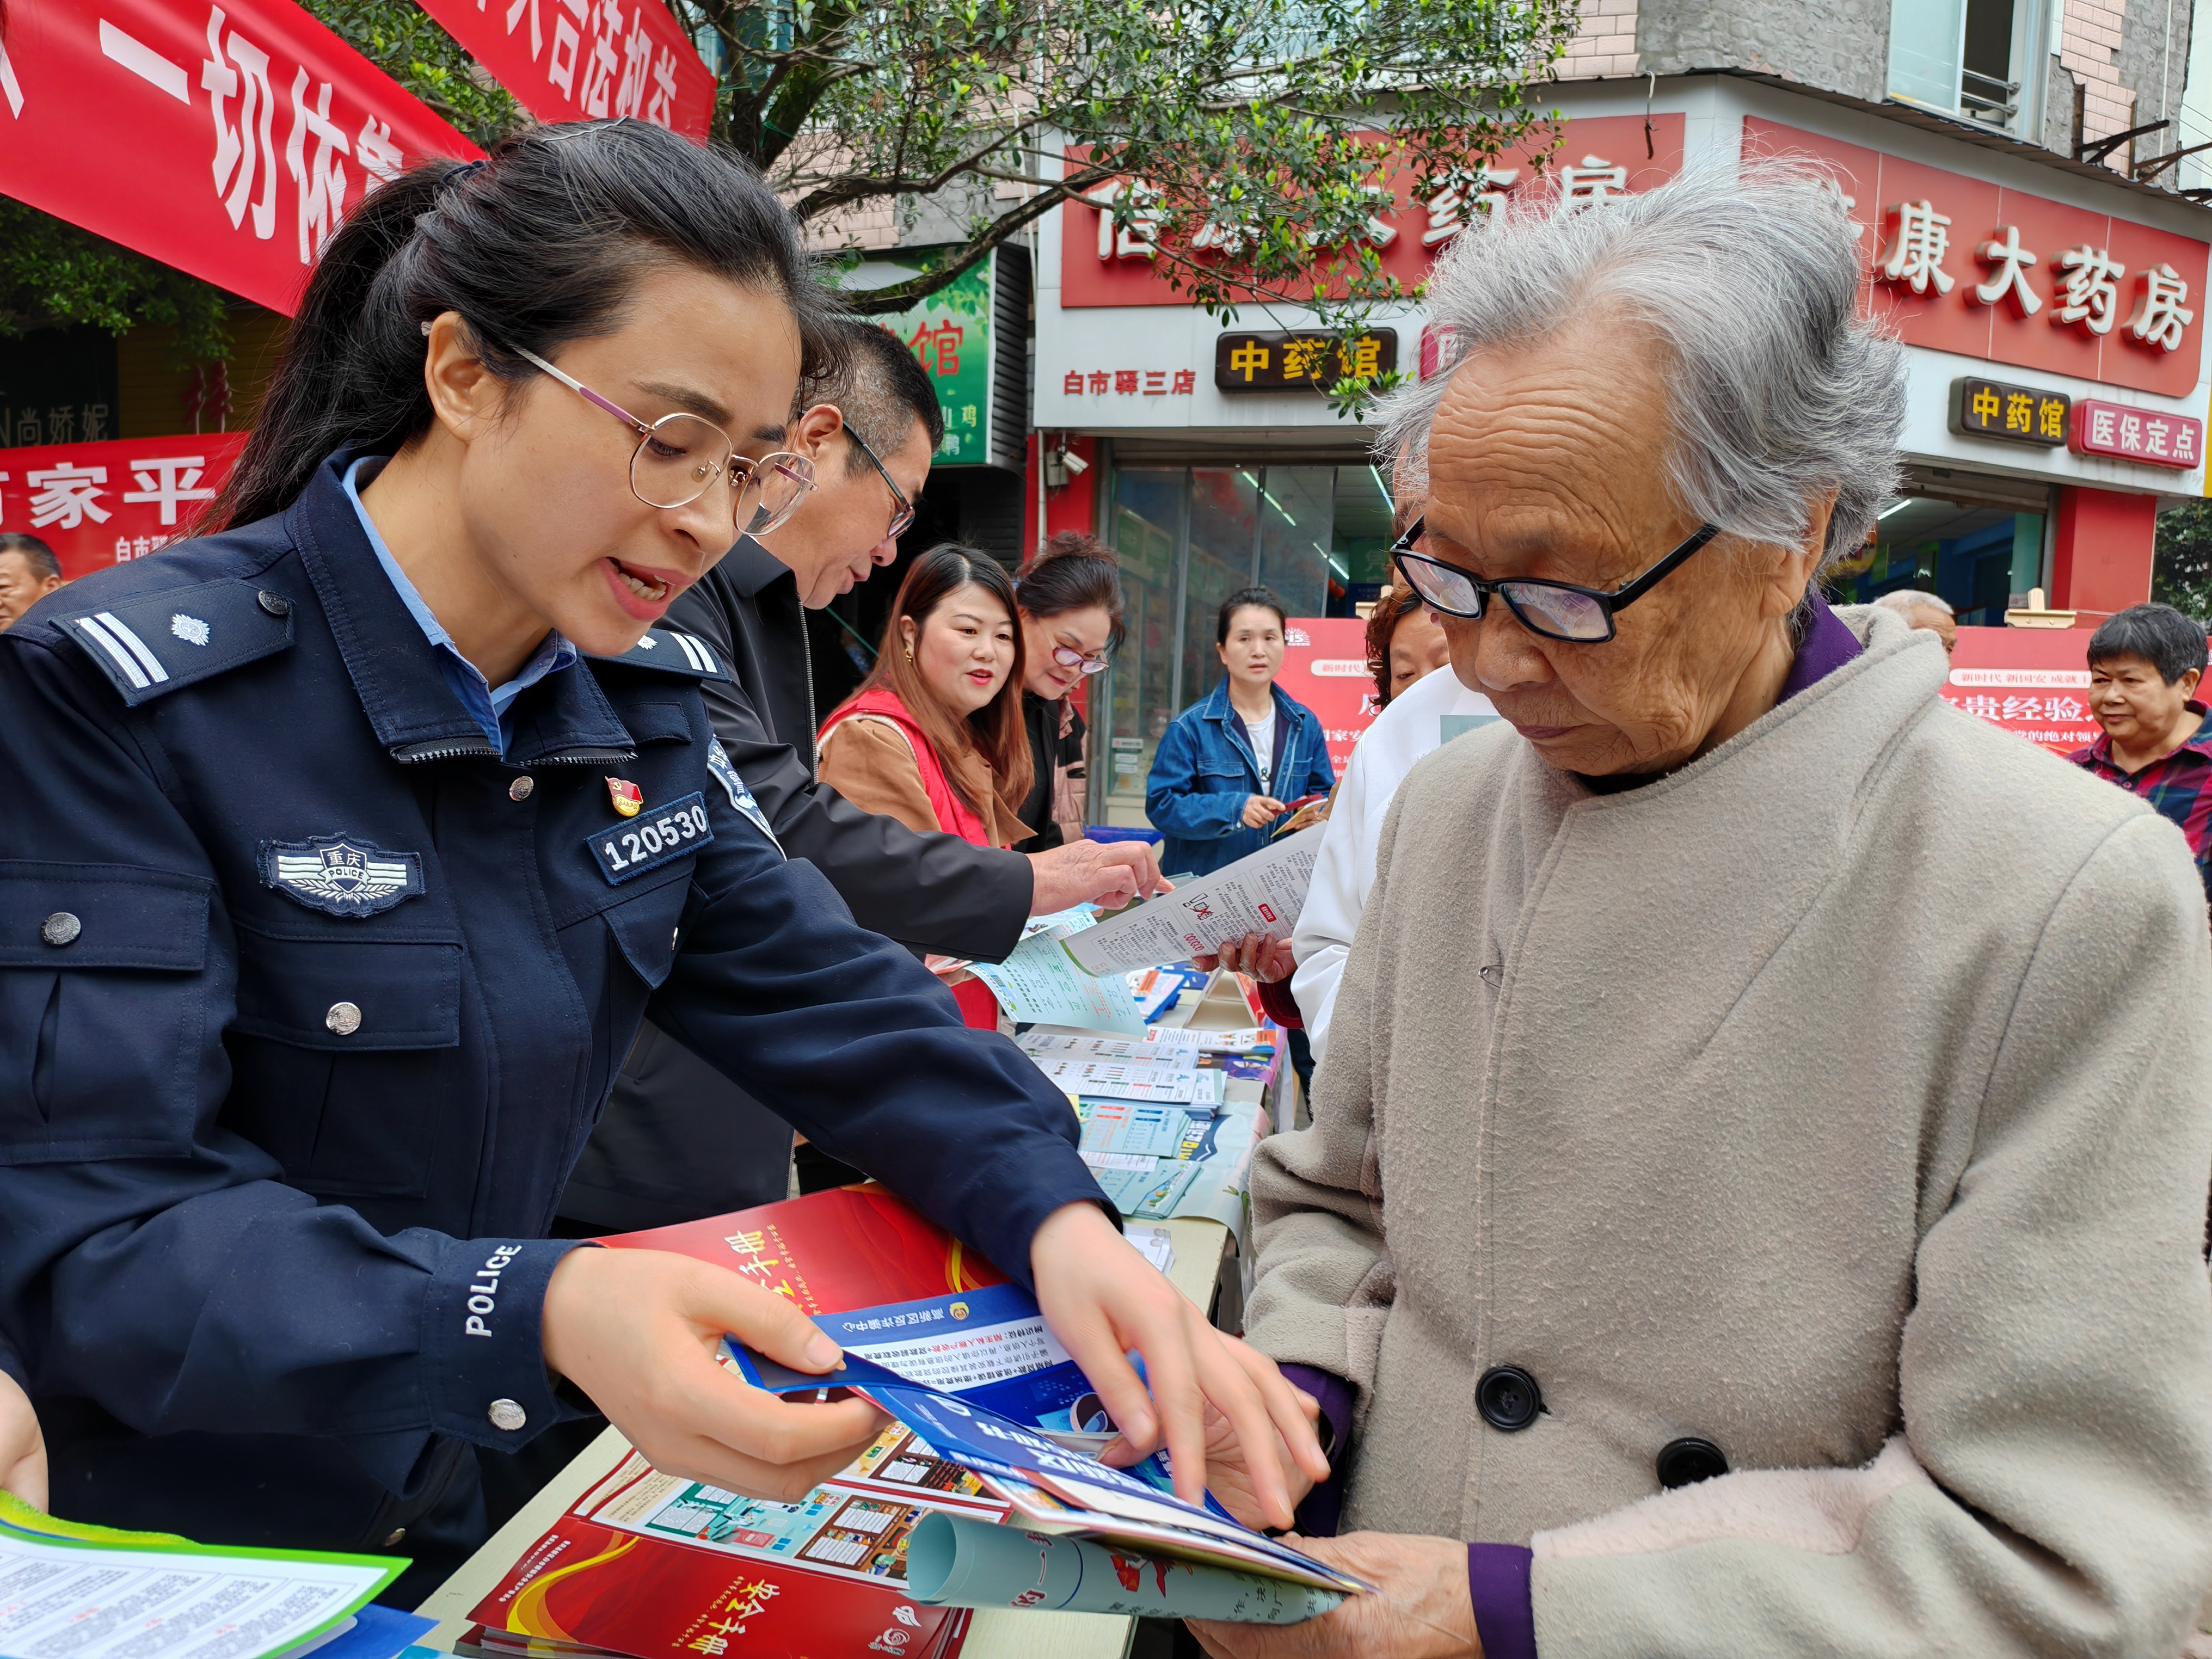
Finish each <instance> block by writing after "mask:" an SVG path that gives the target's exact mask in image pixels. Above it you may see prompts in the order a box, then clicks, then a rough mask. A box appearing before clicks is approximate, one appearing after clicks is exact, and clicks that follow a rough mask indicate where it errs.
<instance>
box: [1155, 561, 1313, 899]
mask: <svg viewBox="0 0 2212 1659" xmlns="http://www.w3.org/2000/svg"><path fill="white" fill-rule="evenodd" d="M1284 629H1285V621H1284V617H1283V607H1282V603H1281V601H1279V599H1276V598H1275V596H1274V595H1273V593H1271V592H1268V591H1267V589H1266V588H1264V587H1247V588H1243V589H1241V590H1240V591H1238V592H1235V593H1231V595H1230V596H1229V597H1228V598H1227V599H1225V600H1224V601H1222V605H1221V614H1220V616H1219V617H1218V619H1217V620H1216V622H1215V624H1214V630H1213V638H1214V648H1215V649H1216V650H1217V651H1218V652H1219V653H1221V665H1222V666H1223V667H1224V668H1225V669H1227V670H1228V671H1229V678H1227V679H1225V680H1224V681H1222V683H1221V684H1218V685H1217V686H1215V687H1214V688H1213V690H1212V692H1211V693H1209V694H1208V695H1207V696H1206V697H1205V698H1204V699H1203V700H1201V701H1200V702H1195V703H1194V704H1192V705H1191V706H1190V707H1189V708H1186V709H1184V710H1183V711H1182V714H1178V715H1177V716H1176V721H1175V724H1174V725H1172V726H1169V727H1168V729H1167V732H1166V733H1165V734H1164V736H1162V738H1160V746H1159V749H1158V752H1156V753H1155V754H1154V755H1153V757H1152V775H1151V777H1150V778H1148V779H1147V780H1146V784H1145V812H1146V816H1147V817H1150V818H1151V819H1152V827H1153V828H1154V829H1158V830H1160V831H1161V832H1162V833H1163V834H1164V836H1165V837H1166V840H1165V842H1164V845H1163V846H1162V847H1161V848H1160V868H1161V869H1162V870H1163V871H1169V870H1172V871H1174V872H1176V874H1177V875H1182V874H1185V873H1188V874H1190V875H1196V876H1203V875H1206V874H1207V873H1209V872H1212V871H1215V870H1218V869H1219V868H1221V866H1223V865H1225V864H1234V863H1235V862H1236V861H1237V860H1238V859H1241V858H1243V857H1244V856H1245V855H1246V854H1250V853H1256V852H1258V851H1259V850H1260V848H1262V847H1264V846H1266V845H1267V826H1268V825H1269V824H1270V823H1273V822H1274V820H1275V819H1277V818H1279V817H1281V816H1282V815H1283V813H1284V812H1285V811H1287V810H1288V807H1287V805H1286V803H1288V802H1291V801H1295V800H1297V799H1301V798H1302V797H1304V796H1307V795H1315V794H1326V793H1328V791H1329V790H1330V789H1331V788H1333V787H1334V786H1335V783H1336V773H1335V770H1334V769H1333V768H1332V767H1331V766H1330V765H1329V763H1328V742H1327V740H1326V738H1325V737H1324V735H1323V733H1322V726H1321V721H1320V720H1319V719H1318V718H1317V717H1316V715H1315V714H1314V712H1313V710H1312V709H1310V708H1307V707H1306V706H1305V705H1304V703H1302V702H1297V701H1295V700H1294V699H1292V698H1291V697H1288V696H1285V695H1284V694H1283V690H1282V688H1281V687H1280V686H1279V685H1277V684H1275V676H1276V675H1277V674H1279V673H1280V672H1281V671H1282V667H1283V645H1284Z"/></svg>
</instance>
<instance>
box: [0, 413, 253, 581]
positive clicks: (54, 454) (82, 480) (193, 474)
mask: <svg viewBox="0 0 2212 1659" xmlns="http://www.w3.org/2000/svg"><path fill="white" fill-rule="evenodd" d="M244 447H246V434H244V433H243V432H204V433H199V434H197V435H187V436H180V437H173V438H128V439H125V440H124V441H121V442H119V443H118V442H114V441H109V442H104V443H101V442H87V443H58V444H41V445H38V446H35V447H29V448H23V449H0V532H7V531H22V532H26V533H27V534H29V535H33V536H36V537H37V538H39V539H40V541H42V542H44V543H46V545H47V546H49V547H51V548H52V549H53V550H54V556H55V557H56V558H58V559H59V560H60V561H61V567H62V574H63V575H64V576H66V577H68V578H69V579H70V580H71V581H75V580H76V579H77V578H78V577H79V576H87V575H90V574H92V573H93V572H94V571H95V570H101V569H105V568H106V567H107V566H109V565H111V564H121V563H123V562H125V561H127V560H131V559H143V558H144V557H145V556H147V555H148V554H149V553H158V552H160V551H161V550H162V549H163V548H165V547H167V545H168V544H170V543H171V542H173V541H181V540H183V539H184V538H185V535H186V534H187V533H188V532H190V531H191V527H192V522H193V520H195V519H196V518H197V516H198V514H199V513H201V512H202V511H204V509H205V507H206V506H207V503H208V502H210V501H213V500H214V499H215V495H216V491H217V490H219V489H222V486H223V483H224V481H225V480H226V479H228V477H230V470H231V468H232V467H233V466H234V465H237V463H238V452H239V451H240V449H243V448H244Z"/></svg>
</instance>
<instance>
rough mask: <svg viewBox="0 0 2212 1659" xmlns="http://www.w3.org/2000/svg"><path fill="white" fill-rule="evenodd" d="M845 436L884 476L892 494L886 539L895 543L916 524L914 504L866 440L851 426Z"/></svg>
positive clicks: (885, 483)
mask: <svg viewBox="0 0 2212 1659" xmlns="http://www.w3.org/2000/svg"><path fill="white" fill-rule="evenodd" d="M845 435H846V436H847V437H848V438H850V439H851V440H852V441H854V443H856V444H858V445H859V446H860V453H862V454H863V455H865V456H866V457H867V458H868V465H870V466H872V467H873V468H875V469H876V471H878V473H879V474H881V475H882V477H883V481H884V489H888V490H890V492H891V527H890V529H889V530H886V531H885V532H884V540H885V541H895V540H896V539H897V538H899V537H901V536H903V535H904V534H906V527H907V526H908V525H910V524H912V523H913V522H914V503H913V502H912V501H908V500H907V498H906V495H905V494H904V492H902V490H901V489H899V487H898V486H897V485H896V484H895V483H892V482H891V475H890V469H889V468H887V467H885V466H884V464H883V463H882V462H881V461H880V460H878V459H876V452H875V451H874V450H872V449H871V448H869V447H868V441H867V440H866V438H863V437H862V436H861V435H860V434H859V433H857V432H855V431H854V430H853V428H851V427H850V426H848V427H847V428H845Z"/></svg>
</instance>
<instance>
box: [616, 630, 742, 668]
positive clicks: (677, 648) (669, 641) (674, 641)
mask: <svg viewBox="0 0 2212 1659" xmlns="http://www.w3.org/2000/svg"><path fill="white" fill-rule="evenodd" d="M592 661H593V662H618V663H621V664H623V665H624V666H625V667H629V668H653V669H658V670H659V671H661V672H662V673H665V674H681V675H684V677H685V678H688V679H695V680H726V679H727V678H729V674H728V673H727V672H726V671H725V670H724V669H723V667H722V665H721V663H720V661H719V660H717V659H716V658H715V656H714V650H713V648H712V647H710V646H708V644H707V642H706V641H704V640H700V639H695V638H693V637H692V636H691V635H689V634H679V633H678V632H677V631H676V630H675V629H672V628H652V629H647V630H646V635H645V637H644V638H643V639H641V640H640V641H638V642H637V643H636V644H635V645H633V646H632V647H630V648H629V650H627V651H625V652H623V653H622V654H621V655H620V656H616V657H593V658H592Z"/></svg>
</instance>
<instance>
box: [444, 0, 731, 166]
mask: <svg viewBox="0 0 2212 1659" xmlns="http://www.w3.org/2000/svg"><path fill="white" fill-rule="evenodd" d="M422 9H423V10H425V11H427V12H428V13H429V14H430V15H431V16H433V17H435V18H436V19H437V20H438V21H439V22H440V23H441V24H442V25H443V26H444V27H445V30H446V32H447V33H448V34H450V35H452V36H453V39H455V40H458V41H459V42H460V43H461V44H462V45H463V46H466V47H467V48H468V50H469V54H470V56H471V57H473V58H475V59H476V60H477V62H478V63H480V64H483V66H484V67H485V68H486V69H488V70H490V71H491V72H492V74H493V75H494V76H495V77H497V79H498V81H499V83H500V85H501V86H503V87H505V88H507V90H508V91H509V92H511V93H513V94H514V98H515V101H516V102H517V103H519V104H520V105H521V106H523V108H525V109H526V110H528V111H529V112H531V113H532V115H534V116H536V117H537V118H538V119H539V120H541V121H584V120H600V119H604V118H607V117H610V116H622V115H629V116H634V117H635V118H637V119H639V120H641V121H650V122H651V123H653V125H655V126H657V127H666V128H668V129H670V130H671V131H675V132H680V133H682V134H683V135H684V137H686V138H690V139H691V140H693V141H695V142H696V143H702V144H703V143H706V142H707V131H708V127H709V126H710V125H713V122H714V71H713V70H710V69H708V67H707V65H706V64H705V63H704V62H702V60H701V58H700V57H699V54H698V52H696V51H695V50H694V49H693V48H692V45H691V42H690V40H688V39H686V38H685V36H684V30H683V28H682V27H681V26H680V25H679V24H678V22H677V21H676V20H675V19H674V18H673V17H671V16H670V15H668V8H667V7H665V6H664V5H662V4H661V3H660V0H422Z"/></svg>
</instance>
